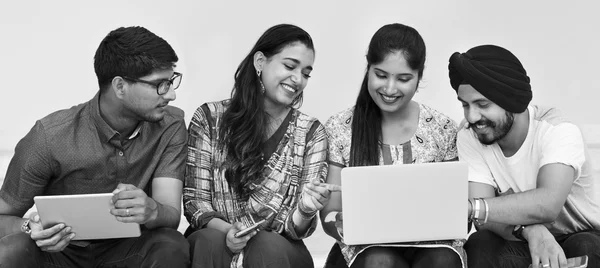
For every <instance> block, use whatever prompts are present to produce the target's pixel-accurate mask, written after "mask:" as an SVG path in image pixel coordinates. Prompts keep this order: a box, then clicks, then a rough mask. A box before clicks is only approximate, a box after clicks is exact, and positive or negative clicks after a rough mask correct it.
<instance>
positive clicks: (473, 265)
mask: <svg viewBox="0 0 600 268" xmlns="http://www.w3.org/2000/svg"><path fill="white" fill-rule="evenodd" d="M556 241H557V242H558V244H559V245H560V246H561V247H562V249H563V251H564V252H565V256H566V257H567V258H573V257H578V256H582V255H587V256H588V258H589V262H588V267H589V268H600V231H585V232H579V233H574V234H568V235H561V236H557V237H556ZM465 250H466V251H467V258H468V261H469V262H468V263H469V268H478V267H486V268H488V267H489V268H492V267H507V268H511V267H515V268H520V267H523V268H526V267H528V266H529V264H531V254H530V252H529V246H528V244H527V243H525V242H521V241H507V240H504V238H502V237H500V236H498V235H497V234H495V233H494V232H491V231H487V230H482V231H477V232H475V233H473V234H471V236H470V237H469V240H468V241H467V243H466V244H465Z"/></svg>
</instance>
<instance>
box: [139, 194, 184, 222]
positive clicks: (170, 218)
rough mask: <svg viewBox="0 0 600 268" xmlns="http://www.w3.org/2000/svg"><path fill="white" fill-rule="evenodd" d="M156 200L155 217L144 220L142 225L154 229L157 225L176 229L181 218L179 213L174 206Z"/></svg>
mask: <svg viewBox="0 0 600 268" xmlns="http://www.w3.org/2000/svg"><path fill="white" fill-rule="evenodd" d="M154 202H156V213H157V215H156V218H155V219H153V220H151V221H149V222H146V223H145V224H144V225H145V226H146V227H147V228H148V229H154V228H158V227H168V228H173V229H177V227H178V226H179V221H180V220H181V213H180V212H179V211H178V210H177V209H176V208H174V207H171V206H169V205H163V204H161V203H160V202H158V201H156V200H154Z"/></svg>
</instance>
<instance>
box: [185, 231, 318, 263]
mask: <svg viewBox="0 0 600 268" xmlns="http://www.w3.org/2000/svg"><path fill="white" fill-rule="evenodd" d="M225 235H226V234H225V233H223V232H221V231H219V230H215V229H210V228H203V229H200V230H198V231H195V232H193V233H192V234H191V235H190V236H189V237H188V238H187V239H188V241H189V243H190V250H191V252H192V267H202V268H221V267H224V268H226V267H229V265H230V264H231V260H232V258H233V254H232V253H231V251H230V250H229V249H228V248H227V244H226V242H225ZM254 267H260V268H269V267H270V268H286V267H294V268H296V267H297V268H312V267H314V263H313V260H312V257H311V255H310V252H308V249H307V248H306V246H305V245H304V242H302V240H290V239H287V238H285V237H284V236H282V235H280V234H278V233H275V232H269V231H260V232H258V233H257V234H256V235H255V236H254V237H252V238H251V239H250V240H249V241H248V243H247V244H246V247H245V248H244V268H254Z"/></svg>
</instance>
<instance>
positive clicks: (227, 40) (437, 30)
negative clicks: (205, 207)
mask: <svg viewBox="0 0 600 268" xmlns="http://www.w3.org/2000/svg"><path fill="white" fill-rule="evenodd" d="M0 10H2V15H1V16H0V60H1V64H0V81H1V83H0V85H2V86H1V87H0V90H1V92H2V93H1V95H0V96H1V97H0V100H1V101H2V102H1V103H2V104H1V105H0V150H5V151H12V150H13V149H14V146H15V145H16V143H17V142H18V140H19V139H20V138H21V137H23V136H24V135H25V134H26V133H27V131H29V129H30V128H31V127H32V126H33V124H34V121H35V120H37V119H39V118H41V117H43V116H45V115H46V114H48V113H50V112H53V111H55V110H58V109H63V108H68V107H70V106H72V105H75V104H78V103H81V102H85V101H87V100H88V99H90V98H91V97H92V96H93V95H94V94H95V92H96V91H97V83H96V77H95V74H94V69H93V55H94V53H95V50H96V48H97V46H98V44H99V42H100V41H101V40H102V38H103V37H104V36H105V35H106V34H107V33H108V32H109V31H111V30H113V29H115V28H117V27H119V26H131V25H141V26H145V27H147V28H148V29H150V30H151V31H153V32H154V33H156V34H158V35H159V36H161V37H163V38H165V39H166V40H167V41H168V42H169V43H170V44H171V45H172V46H173V47H174V49H175V51H176V52H177V53H178V55H179V57H180V62H179V64H178V65H179V67H178V71H180V72H182V73H184V79H183V84H182V86H181V87H180V88H179V89H178V91H177V93H178V95H177V100H176V101H174V102H172V104H173V105H175V106H178V107H181V108H182V109H183V110H184V111H185V112H186V121H187V122H189V119H190V118H191V115H192V113H193V111H194V110H195V108H196V107H198V106H199V105H200V104H202V103H203V102H207V101H213V100H218V99H223V98H226V97H228V96H229V93H230V90H231V87H232V84H233V74H234V71H235V68H236V67H237V65H238V64H239V62H240V61H241V60H242V58H243V57H244V56H245V54H246V53H247V52H248V51H249V50H250V48H251V47H252V45H253V44H254V42H255V41H256V40H257V39H258V37H259V36H260V34H262V32H264V31H265V30H266V29H267V28H268V27H270V26H272V25H274V24H278V23H284V22H285V23H293V24H297V25H298V26H300V27H302V28H304V29H305V30H307V31H308V32H309V33H310V34H311V35H312V36H313V39H314V41H315V46H316V50H317V53H316V62H315V66H314V67H315V70H314V72H313V73H312V78H311V80H310V82H309V84H308V86H307V88H306V91H305V102H304V106H303V107H302V110H303V111H304V112H306V113H308V114H311V115H314V116H316V117H318V118H319V119H321V120H322V121H324V120H326V119H327V118H328V117H329V116H330V115H332V114H334V113H335V112H337V111H340V110H342V109H344V108H346V107H349V106H351V105H353V103H354V101H355V98H356V95H357V93H358V89H359V86H360V82H361V79H362V77H363V74H364V69H365V65H366V64H365V59H364V55H365V53H366V49H367V45H368V42H369V40H370V38H371V36H372V35H373V33H374V32H375V31H376V30H377V29H378V28H379V27H381V26H382V25H384V24H387V23H392V22H400V23H404V24H407V25H410V26H413V27H414V28H416V29H417V30H418V31H419V32H420V33H421V35H422V36H423V38H424V39H425V43H426V44H427V50H428V59H427V66H426V70H425V76H424V82H423V83H421V87H422V88H421V89H420V92H419V93H418V94H417V96H416V99H417V100H418V101H421V102H423V103H426V104H428V105H430V106H433V107H435V108H437V109H438V110H441V111H442V112H444V113H446V114H448V115H450V116H451V117H452V118H454V119H455V120H460V119H461V116H462V111H461V108H460V104H459V103H458V102H457V101H456V96H455V93H454V91H453V90H452V89H451V87H450V84H449V82H448V77H447V64H448V58H449V56H450V55H451V54H452V53H453V52H455V51H460V52H464V51H466V50H468V49H469V48H471V47H473V46H476V45H481V44H497V45H500V46H504V47H506V48H508V49H509V50H511V51H512V52H513V53H514V54H515V55H517V57H519V58H520V60H521V61H522V63H523V64H524V66H525V68H526V70H527V71H528V73H529V75H530V77H531V81H532V86H533V92H534V100H533V102H535V103H540V104H549V105H554V106H558V107H560V108H562V109H563V110H564V111H565V112H566V113H567V115H569V116H571V117H572V119H573V120H575V121H576V122H579V123H585V124H600V118H599V117H598V116H592V115H596V114H598V111H599V108H598V106H599V103H598V101H599V100H600V74H599V73H600V72H599V71H600V68H599V67H598V64H599V63H600V37H599V33H600V16H599V15H598V14H597V12H598V10H600V1H597V0H589V1H584V0H573V1H541V0H540V1H523V0H503V1H477V0H452V1H425V0H421V1H399V0H389V1H377V0H372V1H366V0H365V1H327V0H322V1H312V0H307V1H293V2H291V1H280V0H279V1H277V0H273V1H259V0H253V1H175V0H171V1H113V0H105V1H90V2H88V1H75V0H61V1H41V0H27V1H4V0H3V1H2V3H0Z"/></svg>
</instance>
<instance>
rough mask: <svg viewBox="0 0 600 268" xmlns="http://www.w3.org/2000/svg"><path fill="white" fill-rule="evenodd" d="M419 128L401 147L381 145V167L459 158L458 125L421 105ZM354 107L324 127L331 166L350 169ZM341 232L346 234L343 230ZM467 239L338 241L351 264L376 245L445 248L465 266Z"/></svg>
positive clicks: (335, 116)
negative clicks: (409, 241)
mask: <svg viewBox="0 0 600 268" xmlns="http://www.w3.org/2000/svg"><path fill="white" fill-rule="evenodd" d="M419 109H420V112H419V125H418V127H417V131H416V132H415V134H414V136H413V137H412V138H411V139H410V140H409V141H407V142H405V143H403V144H398V145H388V144H381V145H382V150H381V153H380V156H379V163H380V165H390V164H393V165H398V164H400V165H401V164H412V163H432V162H442V161H454V160H456V159H457V157H458V153H457V150H456V135H457V131H458V129H457V126H456V123H455V122H454V121H453V120H452V119H450V118H449V117H447V116H446V115H444V114H442V113H440V112H438V111H436V110H434V109H432V108H430V107H428V106H425V105H423V104H419ZM353 114H354V107H352V108H349V109H346V110H344V111H342V112H340V113H338V114H336V115H334V116H332V117H331V118H329V120H328V121H327V123H326V124H325V128H326V129H327V134H328V139H329V164H330V165H335V166H339V167H341V168H344V167H347V166H349V164H350V145H351V141H352V116H353ZM340 233H343V231H342V230H340ZM464 242H465V240H454V241H453V240H446V241H423V242H412V243H401V244H385V245H358V246H351V245H346V244H344V243H343V242H341V241H337V243H338V244H339V245H340V247H341V249H342V254H343V255H344V258H345V259H346V262H347V263H348V266H350V265H352V262H354V260H355V259H356V256H358V254H360V253H361V252H362V251H364V250H365V249H367V248H369V247H373V246H386V247H428V248H431V247H446V248H450V249H452V250H454V251H455V252H456V253H457V254H458V255H459V256H460V257H461V260H462V263H463V267H466V261H467V259H466V253H465V251H464V250H463V247H462V246H463V244H464Z"/></svg>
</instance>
